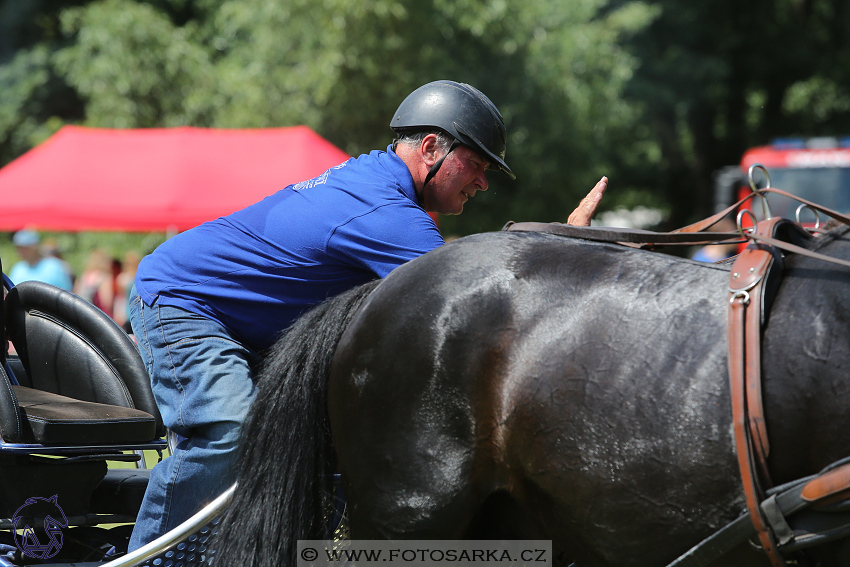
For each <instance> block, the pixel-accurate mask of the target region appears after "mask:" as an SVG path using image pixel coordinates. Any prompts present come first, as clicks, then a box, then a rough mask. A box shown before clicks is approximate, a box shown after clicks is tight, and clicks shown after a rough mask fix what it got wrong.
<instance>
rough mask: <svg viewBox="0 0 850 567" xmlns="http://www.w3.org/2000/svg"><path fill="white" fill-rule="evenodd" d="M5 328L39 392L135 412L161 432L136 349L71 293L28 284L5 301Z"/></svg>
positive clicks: (115, 326) (101, 315) (104, 317)
mask: <svg viewBox="0 0 850 567" xmlns="http://www.w3.org/2000/svg"><path fill="white" fill-rule="evenodd" d="M5 322H6V329H7V332H8V335H9V338H10V340H11V341H12V344H13V345H14V346H15V349H16V351H17V353H18V355H19V356H20V359H21V363H22V364H23V366H24V368H25V369H26V372H27V375H28V385H29V386H31V387H32V388H35V389H38V390H44V391H47V392H52V393H54V394H60V395H62V396H67V397H69V398H75V399H77V400H82V401H87V402H97V403H101V404H111V405H116V406H123V407H129V408H135V409H139V410H142V411H144V412H147V413H149V414H151V415H152V416H154V418H155V419H156V422H157V434H158V435H164V434H165V428H164V426H163V425H162V418H161V417H160V414H159V410H158V409H157V407H156V403H155V401H154V397H153V393H152V392H151V387H150V378H149V377H148V374H147V371H146V370H145V366H144V363H143V362H142V359H141V357H140V356H139V353H138V351H137V349H136V345H135V344H133V341H132V340H131V339H130V337H128V336H127V334H126V333H125V332H124V331H123V330H122V329H121V328H120V327H119V326H118V324H117V323H115V321H113V320H112V319H111V318H109V317H108V316H107V315H106V314H105V313H103V312H102V311H101V310H100V309H98V308H97V307H95V306H94V305H92V304H91V303H89V302H87V301H86V300H84V299H82V298H81V297H78V296H77V295H74V294H73V293H71V292H69V291H66V290H63V289H60V288H58V287H55V286H52V285H50V284H46V283H42V282H36V281H27V282H21V283H20V284H18V285H16V286H15V287H13V288H12V289H11V290H10V291H9V293H8V295H7V296H6V301H5Z"/></svg>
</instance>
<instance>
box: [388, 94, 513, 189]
mask: <svg viewBox="0 0 850 567" xmlns="http://www.w3.org/2000/svg"><path fill="white" fill-rule="evenodd" d="M390 127H391V128H392V129H393V130H395V131H396V132H397V133H399V134H402V133H404V132H415V131H421V130H428V129H434V128H438V129H440V130H443V131H445V132H446V133H447V134H449V135H450V136H452V137H453V138H454V139H455V140H456V142H455V143H453V144H452V147H451V148H450V149H449V151H448V152H447V153H446V156H448V154H449V153H451V151H452V150H454V148H455V147H457V145H458V144H463V145H464V146H468V147H469V148H471V149H473V150H476V151H478V152H480V153H481V154H483V155H484V156H486V157H487V158H488V161H489V162H490V166H491V167H493V168H494V169H498V170H500V171H502V172H503V173H504V174H505V175H507V176H508V177H510V178H511V179H516V175H514V172H513V171H511V168H510V167H508V164H507V163H505V145H506V142H507V130H506V128H505V121H504V119H503V118H502V115H501V114H500V113H499V109H498V108H496V105H495V104H493V103H492V102H491V101H490V99H489V98H487V97H486V96H485V95H484V93H482V92H481V91H479V90H478V89H476V88H475V87H473V86H470V85H467V84H465V83H456V82H454V81H434V82H433V83H428V84H427V85H423V86H421V87H419V88H418V89H416V90H415V91H413V92H412V93H410V94H409V95H408V96H407V98H405V99H404V101H402V103H401V105H400V106H399V107H398V110H396V112H395V116H393V119H392V122H391V123H390ZM446 156H443V159H445V157H446ZM442 164H443V160H442V159H441V160H440V161H438V162H437V163H435V164H434V166H433V167H432V168H431V171H429V172H428V176H427V177H426V179H425V183H426V184H427V183H428V181H430V180H431V178H432V177H434V175H435V174H436V173H437V170H438V169H439V168H440V166H441V165H442Z"/></svg>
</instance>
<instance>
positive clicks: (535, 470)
mask: <svg viewBox="0 0 850 567" xmlns="http://www.w3.org/2000/svg"><path fill="white" fill-rule="evenodd" d="M727 278H728V270H727V269H726V268H723V267H717V266H710V265H699V264H696V263H694V262H690V261H687V260H681V259H676V258H672V257H669V256H663V255H659V254H654V253H649V252H644V251H639V250H634V249H628V248H624V247H619V246H614V245H606V244H598V243H591V242H585V241H578V240H572V239H565V238H561V237H554V236H549V235H540V234H505V233H493V234H484V235H477V236H474V237H468V238H465V239H461V240H459V241H456V242H453V243H451V244H449V245H446V246H444V247H442V248H441V249H438V250H436V251H434V252H431V253H429V254H427V255H425V256H424V257H422V258H419V259H417V260H415V261H413V262H411V263H409V264H408V265H405V266H403V267H401V268H399V269H398V270H396V271H395V272H393V273H392V274H391V275H390V276H389V277H388V278H387V279H386V281H385V282H384V283H383V284H382V285H381V286H379V288H378V289H377V290H376V291H375V292H374V293H373V294H372V296H370V298H369V299H368V301H367V304H366V305H365V306H364V308H363V309H362V310H361V312H360V313H359V314H358V316H357V317H356V318H355V320H354V321H353V323H352V325H351V326H350V327H349V329H348V330H347V331H346V333H345V334H344V336H343V339H342V341H341V343H340V346H339V348H338V350H337V354H336V359H335V363H334V370H333V372H332V379H331V384H330V402H331V403H330V414H331V421H332V425H333V428H334V437H335V440H336V445H337V450H338V453H339V459H340V463H341V467H342V468H343V472H345V473H347V474H346V476H347V477H348V478H349V482H350V486H349V487H348V490H349V491H350V497H351V500H352V502H353V505H354V506H355V509H354V511H353V515H352V524H355V525H356V524H358V523H359V524H360V526H367V528H366V530H367V531H370V530H374V531H371V532H370V533H363V534H362V535H357V537H364V536H369V537H373V536H374V537H389V536H393V537H461V536H463V535H464V530H466V529H468V528H469V526H470V525H472V524H473V523H474V522H475V521H476V520H477V519H480V516H476V511H477V510H478V507H479V506H480V505H481V503H482V502H483V501H485V500H486V499H488V498H490V497H491V496H492V495H493V494H495V493H504V494H508V495H510V498H511V499H512V500H513V501H514V502H517V503H519V505H520V506H521V507H524V508H525V509H527V510H528V509H532V510H534V512H532V513H531V517H530V522H531V525H533V527H534V528H535V530H530V531H529V533H532V534H533V533H534V532H537V533H539V534H540V535H542V536H544V537H547V538H550V537H551V538H553V539H558V540H561V541H565V540H569V539H570V538H571V537H572V538H575V535H576V534H579V533H581V534H585V537H586V538H591V539H594V540H595V543H597V544H599V543H600V542H601V544H602V546H603V547H606V540H610V539H611V538H614V537H616V541H613V540H611V541H609V542H608V543H610V544H611V545H610V548H611V549H612V553H619V552H617V551H614V550H615V549H617V550H623V549H626V550H628V549H632V550H634V549H635V548H636V547H639V548H641V549H649V550H652V545H651V543H650V544H649V545H646V544H647V542H648V541H651V540H652V538H653V537H659V538H669V537H671V535H672V536H674V537H675V536H676V535H677V531H679V530H680V529H681V531H682V532H687V533H688V534H690V533H693V525H688V526H686V527H685V526H682V527H680V526H681V522H686V523H688V522H690V523H691V524H692V522H694V521H697V522H702V523H704V524H705V526H706V529H708V528H715V529H716V527H719V525H721V524H722V522H723V521H725V520H726V519H727V518H728V516H729V515H730V513H733V512H730V510H732V509H733V508H734V509H735V512H737V510H738V505H739V503H738V502H729V501H728V498H727V499H725V500H719V499H716V498H714V499H713V498H711V496H709V495H707V494H705V488H704V487H702V486H700V487H697V486H696V484H695V483H693V482H690V479H689V478H688V477H689V475H696V474H699V475H701V476H702V477H704V476H705V475H706V474H708V475H709V476H712V477H713V479H712V480H714V481H715V482H716V484H717V486H716V487H715V488H713V489H712V492H716V493H717V494H720V493H723V494H728V493H730V492H732V493H734V492H735V490H734V486H735V483H736V482H737V481H736V479H735V474H734V466H735V465H734V454H733V453H732V452H731V447H732V443H731V431H730V427H729V422H730V419H729V416H728V410H727V408H728V397H729V394H728V386H727V383H726V379H725V363H726V357H725V331H724V324H725V318H724V317H725V312H724V307H725V298H724V293H725V285H724V284H725V281H726V279H727ZM707 462H710V463H712V466H713V467H714V468H713V469H712V470H711V471H706V470H705V463H707ZM696 491H702V492H703V494H695V492H696ZM706 496H709V497H708V498H706ZM712 500H713V501H712ZM602 501H616V502H617V504H618V505H617V506H604V505H599V503H600V502H602ZM647 501H655V502H657V503H658V505H657V509H655V510H654V511H652V513H651V514H649V515H647V514H646V510H647V506H646V503H647ZM636 514H637V515H643V516H644V517H643V519H642V521H641V522H624V518H633V517H634V515H636ZM694 518H698V519H697V520H694ZM358 519H360V520H361V521H360V522H357V520H358ZM629 524H631V525H629ZM376 525H377V527H375V526H376ZM614 528H616V529H614ZM355 535H356V534H355ZM691 537H693V536H691ZM694 543H695V542H694ZM630 546H636V547H630ZM580 547H581V545H580V543H578V542H577V544H576V547H575V549H573V550H571V551H572V552H574V553H576V554H577V555H579V556H580V555H581V554H582V550H581V549H580ZM594 547H598V545H597V546H594ZM627 553H628V552H627ZM596 559H597V560H599V561H600V562H608V561H609V560H613V562H614V563H617V558H616V557H601V558H600V557H597V558H596ZM647 559H648V557H643V559H642V561H645V560H647ZM590 561H593V558H592V557H591V558H590ZM621 564H625V563H621Z"/></svg>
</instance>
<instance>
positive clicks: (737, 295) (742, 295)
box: [729, 290, 750, 305]
mask: <svg viewBox="0 0 850 567" xmlns="http://www.w3.org/2000/svg"><path fill="white" fill-rule="evenodd" d="M736 299H740V300H741V304H742V305H749V304H750V293H749V292H748V291H746V290H742V291H736V292H734V293H733V294H732V295H731V296H730V297H729V303H735V300H736Z"/></svg>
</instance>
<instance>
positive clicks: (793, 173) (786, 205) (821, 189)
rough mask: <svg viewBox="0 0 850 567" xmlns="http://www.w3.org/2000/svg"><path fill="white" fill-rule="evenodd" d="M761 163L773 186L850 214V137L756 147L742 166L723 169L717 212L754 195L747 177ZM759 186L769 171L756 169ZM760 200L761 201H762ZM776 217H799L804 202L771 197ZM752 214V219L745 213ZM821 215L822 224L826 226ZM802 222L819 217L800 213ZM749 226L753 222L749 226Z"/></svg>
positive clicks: (756, 208)
mask: <svg viewBox="0 0 850 567" xmlns="http://www.w3.org/2000/svg"><path fill="white" fill-rule="evenodd" d="M754 164H761V165H763V166H764V167H765V169H766V170H767V172H768V174H769V176H770V185H771V186H772V187H776V188H778V189H783V190H785V191H787V192H789V193H792V194H794V195H798V196H800V197H802V198H804V199H807V200H809V201H813V202H815V203H817V204H819V205H822V206H824V207H827V208H829V209H833V210H836V211H838V212H841V213H850V137H847V138H834V137H829V138H807V139H804V138H783V139H778V140H775V141H774V142H773V143H772V144H771V145H769V146H759V147H755V148H751V149H749V150H747V151H746V152H745V153H744V156H743V158H742V159H741V163H740V165H738V166H730V167H726V168H723V169H721V170H720V171H718V172H717V174H716V176H715V208H716V210H718V211H719V210H722V209H725V208H726V207H728V206H729V205H731V204H732V203H734V202H736V201H737V200H739V199H741V198H743V197H745V196H746V195H748V194H749V193H751V191H752V190H751V189H750V185H749V181H748V177H747V173H748V171H749V169H750V167H751V166H752V165H754ZM753 175H754V179H755V181H756V183H757V186H758V187H764V186H765V184H766V180H765V177H764V173H763V172H761V171H758V170H756V171H754V173H753ZM757 200H758V199H756V201H757ZM768 203H769V205H770V210H771V213H772V215H773V216H781V217H785V218H788V219H792V220H793V219H795V218H796V211H797V207H798V206H799V203H798V202H797V201H794V200H793V199H789V198H788V197H783V196H780V195H772V194H771V195H769V196H768ZM745 206H746V208H748V209H750V210H752V212H753V213H754V214H755V215H756V217H757V218H759V219H761V218H762V217H763V216H764V215H763V212H762V207H761V205H760V204H759V203H757V202H756V203H753V202H752V201H748V202H747V204H746V205H745ZM745 216H746V215H745ZM826 220H827V219H826V218H823V217H822V216H821V219H820V221H821V224H823V223H825V222H826ZM800 221H801V222H803V223H804V224H805V225H807V226H813V225H814V223H815V215H814V213H812V212H811V211H809V210H803V211H801V212H800ZM746 224H749V223H745V225H746Z"/></svg>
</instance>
